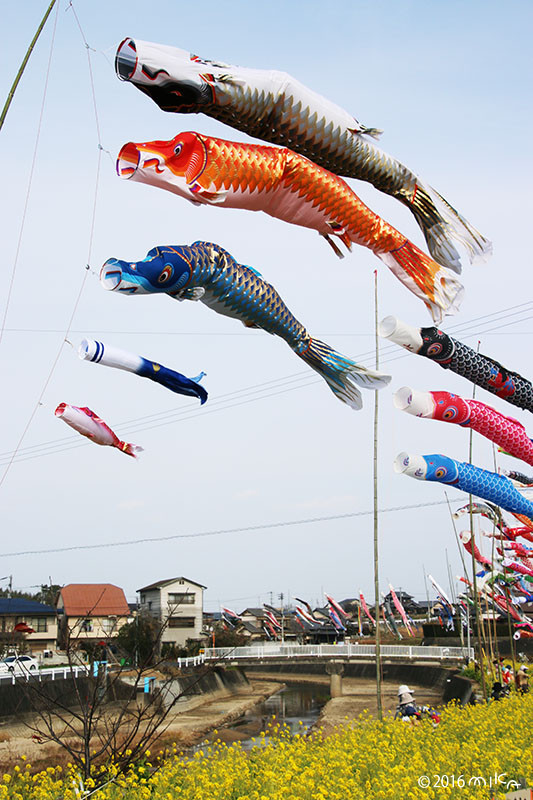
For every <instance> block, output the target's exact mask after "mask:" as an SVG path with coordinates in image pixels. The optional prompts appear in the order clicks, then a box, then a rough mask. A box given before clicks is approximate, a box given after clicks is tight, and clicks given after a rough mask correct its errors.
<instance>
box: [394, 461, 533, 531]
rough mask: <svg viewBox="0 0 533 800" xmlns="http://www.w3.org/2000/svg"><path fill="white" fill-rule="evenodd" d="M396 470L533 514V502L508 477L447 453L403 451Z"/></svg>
mask: <svg viewBox="0 0 533 800" xmlns="http://www.w3.org/2000/svg"><path fill="white" fill-rule="evenodd" d="M394 469H395V471H396V472H399V473H403V474H405V475H409V477H411V478H417V480H421V481H437V482H439V483H444V484H446V485H447V486H455V488H456V489H461V490H462V491H463V492H467V493H468V494H473V495H475V496H476V497H481V498H482V499H483V500H488V501H489V502H491V503H494V504H495V505H497V506H500V508H503V509H504V510H505V511H510V512H511V513H512V514H524V515H525V516H527V517H533V503H532V502H531V501H530V500H527V499H526V498H525V497H523V496H522V495H521V494H520V492H519V491H518V489H516V487H515V486H513V483H512V482H511V481H510V480H509V478H506V477H504V476H503V475H498V474H497V473H496V472H489V471H488V470H486V469H480V468H479V467H474V466H473V464H467V463H465V462H463V461H456V460H455V459H453V458H448V456H443V455H441V454H432V455H428V456H420V455H411V454H410V453H400V454H399V455H398V456H397V457H396V459H395V462H394Z"/></svg>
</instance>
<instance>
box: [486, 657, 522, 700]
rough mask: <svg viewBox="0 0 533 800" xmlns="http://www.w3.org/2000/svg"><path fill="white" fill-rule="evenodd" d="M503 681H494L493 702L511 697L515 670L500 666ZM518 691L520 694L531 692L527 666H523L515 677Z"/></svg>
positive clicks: (507, 666) (506, 665)
mask: <svg viewBox="0 0 533 800" xmlns="http://www.w3.org/2000/svg"><path fill="white" fill-rule="evenodd" d="M500 667H501V674H502V679H501V681H494V683H493V684H492V690H491V694H490V696H491V699H492V700H502V699H503V698H504V697H509V694H510V689H511V685H512V682H513V670H512V669H511V667H510V666H509V665H508V664H503V663H502V664H500ZM514 682H515V686H516V691H517V692H519V694H527V693H528V692H529V670H528V668H527V667H526V666H521V667H520V669H518V670H517V673H516V675H515V676H514Z"/></svg>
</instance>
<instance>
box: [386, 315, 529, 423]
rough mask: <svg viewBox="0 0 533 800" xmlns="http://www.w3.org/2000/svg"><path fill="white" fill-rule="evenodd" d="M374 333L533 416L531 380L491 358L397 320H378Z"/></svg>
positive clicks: (439, 333) (433, 331) (443, 335)
mask: <svg viewBox="0 0 533 800" xmlns="http://www.w3.org/2000/svg"><path fill="white" fill-rule="evenodd" d="M378 332H379V335H380V336H382V337H383V338H385V339H389V340H390V341H391V342H394V343H395V344H399V345H400V347H403V348H404V349H405V350H409V352H410V353H417V354H418V355H420V356H425V357H426V358H429V359H430V360H431V361H435V362H436V363H437V364H438V365H439V366H440V367H443V369H449V370H451V372H455V373H456V375H461V376H462V377H463V378H466V379H467V380H469V381H471V382H472V383H474V384H475V385H476V386H480V387H481V388H482V389H486V391H487V392H491V394H495V395H496V396H497V397H500V398H501V399H502V400H506V401H507V402H508V403H512V404H513V405H514V406H518V408H523V409H524V411H531V412H532V413H533V384H532V383H531V381H529V380H528V379H527V378H524V377H523V376H522V375H520V374H519V373H518V372H512V371H511V370H510V369H507V368H506V367H504V366H503V365H502V364H500V363H499V362H498V361H495V360H494V359H493V358H490V357H489V356H486V355H483V353H477V352H476V351H475V350H472V348H471V347H468V345H466V344H463V342H460V341H459V340H458V339H453V338H452V337H451V336H448V334H447V333H444V331H441V330H439V329H438V328H435V327H432V328H415V327H413V326H412V325H408V324H407V323H406V322H402V320H400V319H398V317H394V316H389V317H385V319H383V320H381V322H380V323H379V329H378Z"/></svg>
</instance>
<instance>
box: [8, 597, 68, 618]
mask: <svg viewBox="0 0 533 800" xmlns="http://www.w3.org/2000/svg"><path fill="white" fill-rule="evenodd" d="M0 614H18V615H19V616H24V615H25V614H27V615H28V616H38V615H39V614H46V615H47V616H53V617H55V615H56V610H55V608H54V607H53V606H47V605H45V604H44V603H38V602H37V601H36V600H26V599H24V598H22V597H0Z"/></svg>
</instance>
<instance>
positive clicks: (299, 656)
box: [203, 642, 474, 703]
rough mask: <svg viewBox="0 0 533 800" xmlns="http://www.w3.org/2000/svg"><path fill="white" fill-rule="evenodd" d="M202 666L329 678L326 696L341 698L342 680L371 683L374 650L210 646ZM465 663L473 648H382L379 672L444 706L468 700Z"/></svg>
mask: <svg viewBox="0 0 533 800" xmlns="http://www.w3.org/2000/svg"><path fill="white" fill-rule="evenodd" d="M203 657H204V658H205V661H206V663H210V662H211V663H214V662H217V663H218V664H219V665H223V664H231V665H234V664H235V665H238V666H239V667H242V668H243V669H244V670H245V671H246V674H247V675H248V674H250V673H252V674H253V673H259V674H263V673H267V674H268V675H276V674H279V675H281V676H283V680H284V681H285V680H287V678H288V676H291V677H292V680H294V681H296V682H297V681H298V677H299V676H307V678H309V677H310V676H312V675H317V676H323V675H324V673H325V674H326V675H329V681H330V694H331V697H332V698H333V697H340V696H341V695H342V694H343V676H344V677H346V678H362V679H366V680H369V679H373V678H374V677H375V674H376V647H375V645H373V644H321V645H295V644H283V643H279V642H278V643H276V642H267V643H264V644H261V645H257V646H250V647H215V648H208V649H206V650H205V652H204V653H203ZM466 658H468V659H469V660H473V658H474V650H473V648H466V647H464V648H463V647H420V646H418V647H417V646H414V645H389V644H387V645H382V646H381V666H382V668H381V673H382V678H383V679H384V680H385V681H389V682H398V683H407V684H408V685H411V684H412V683H414V684H418V685H420V686H425V687H427V688H429V689H431V690H432V691H433V692H436V693H437V694H438V695H440V698H441V701H442V702H444V703H447V702H449V701H450V700H458V701H459V702H461V703H466V702H468V701H469V699H470V696H471V694H472V684H471V683H470V681H469V680H468V679H466V678H464V677H463V676H461V675H460V672H459V668H460V667H461V666H462V665H463V664H464V663H465V660H466Z"/></svg>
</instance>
